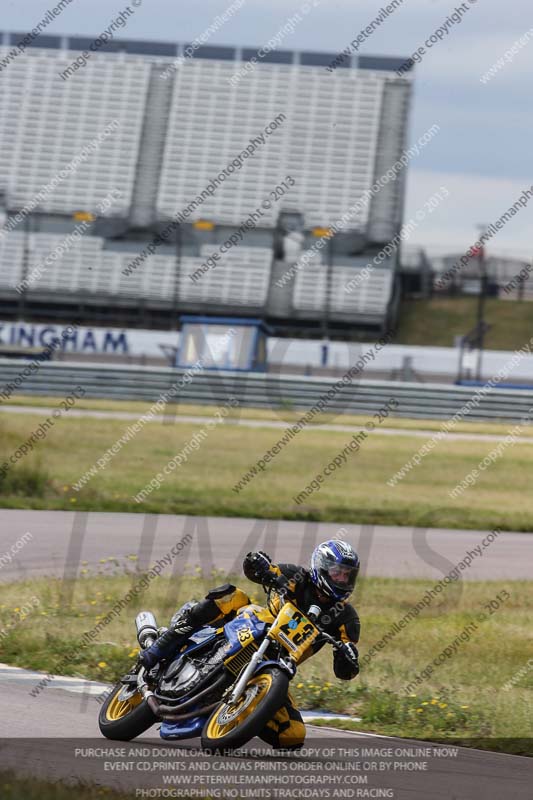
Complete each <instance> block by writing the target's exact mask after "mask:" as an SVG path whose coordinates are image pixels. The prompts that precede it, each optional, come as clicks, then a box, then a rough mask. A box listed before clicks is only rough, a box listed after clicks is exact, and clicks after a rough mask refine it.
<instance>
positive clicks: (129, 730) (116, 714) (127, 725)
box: [98, 683, 158, 742]
mask: <svg viewBox="0 0 533 800" xmlns="http://www.w3.org/2000/svg"><path fill="white" fill-rule="evenodd" d="M122 689H124V684H122V683H117V684H116V686H115V687H114V688H113V690H112V692H111V694H110V695H109V696H108V697H106V700H105V702H104V704H103V706H102V708H101V709H100V713H99V714H98V725H99V727H100V732H101V733H102V734H103V735H104V736H105V737H106V738H107V739H116V740H118V741H121V742H129V741H130V740H131V739H135V737H136V736H140V735H141V733H144V732H145V731H147V730H148V728H151V727H152V725H155V723H156V722H157V721H158V720H157V717H156V716H155V714H154V713H153V711H151V709H150V708H149V706H148V704H147V702H146V700H143V699H142V698H141V696H140V695H139V694H135V695H133V697H132V698H131V700H129V701H123V702H122V703H121V702H120V701H119V700H118V695H119V694H120V692H121V691H122Z"/></svg>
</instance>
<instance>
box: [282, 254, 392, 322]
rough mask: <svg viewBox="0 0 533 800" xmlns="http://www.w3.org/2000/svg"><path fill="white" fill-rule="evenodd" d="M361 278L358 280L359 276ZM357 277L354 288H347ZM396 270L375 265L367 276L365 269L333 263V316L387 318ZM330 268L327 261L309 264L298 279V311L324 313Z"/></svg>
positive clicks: (331, 307)
mask: <svg viewBox="0 0 533 800" xmlns="http://www.w3.org/2000/svg"><path fill="white" fill-rule="evenodd" d="M359 276H361V279H360V280H358V277H359ZM354 279H355V281H356V285H355V288H354V290H353V291H351V292H347V291H346V287H347V285H348V284H349V282H350V281H353V280H354ZM393 279H394V272H393V270H391V269H383V268H379V269H378V268H375V269H373V270H371V271H370V273H369V274H368V276H366V277H365V273H363V268H355V269H354V268H353V267H341V266H336V265H333V268H332V271H331V291H330V297H329V310H330V312H331V314H332V315H333V316H335V315H347V316H352V317H354V316H358V317H367V318H370V317H375V318H377V319H379V318H385V316H386V313H387V309H388V305H389V302H390V299H391V294H392V288H393ZM326 296H327V268H326V266H325V265H323V264H317V265H315V264H309V265H307V266H306V267H305V269H303V270H301V271H300V272H299V273H298V275H297V277H296V280H295V286H294V308H295V309H296V310H297V311H314V312H323V311H324V310H325V308H326Z"/></svg>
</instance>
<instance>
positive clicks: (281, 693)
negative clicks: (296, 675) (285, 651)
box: [202, 667, 289, 753]
mask: <svg viewBox="0 0 533 800" xmlns="http://www.w3.org/2000/svg"><path fill="white" fill-rule="evenodd" d="M288 691H289V678H288V676H287V675H286V673H285V672H283V671H282V670H280V669H279V668H278V667H266V668H265V669H264V670H263V671H262V672H260V673H259V674H257V675H255V676H254V677H253V678H251V679H250V680H249V681H248V683H247V685H246V689H245V690H244V692H243V694H242V696H241V698H240V700H239V701H238V702H237V703H236V704H235V705H230V704H228V703H222V704H221V705H220V706H218V708H216V709H215V710H214V711H213V713H212V714H211V716H210V717H209V719H208V720H207V722H206V724H205V727H204V729H203V731H202V747H203V748H204V750H207V751H208V752H210V753H214V752H218V751H225V750H235V749H237V748H239V747H242V745H243V744H246V742H249V741H250V739H253V738H254V736H258V735H259V733H260V732H261V731H262V730H263V728H264V727H265V725H266V724H267V722H268V721H269V720H270V719H272V717H273V716H274V715H275V713H276V711H278V710H279V709H280V708H281V706H282V705H283V703H284V702H285V701H286V699H287V693H288Z"/></svg>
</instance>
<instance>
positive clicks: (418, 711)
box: [416, 708, 424, 714]
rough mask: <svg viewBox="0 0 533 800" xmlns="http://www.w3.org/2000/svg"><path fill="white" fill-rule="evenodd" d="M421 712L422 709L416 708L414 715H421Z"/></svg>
mask: <svg viewBox="0 0 533 800" xmlns="http://www.w3.org/2000/svg"><path fill="white" fill-rule="evenodd" d="M423 710H424V709H423V708H417V709H416V713H417V714H421V713H422V711H423Z"/></svg>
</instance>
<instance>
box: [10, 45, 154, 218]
mask: <svg viewBox="0 0 533 800" xmlns="http://www.w3.org/2000/svg"><path fill="white" fill-rule="evenodd" d="M4 50H5V48H2V52H3V51H4ZM77 55H78V53H76V52H73V51H63V52H61V55H59V54H58V53H57V51H48V50H41V49H34V50H31V51H29V52H28V54H27V55H26V56H25V57H24V58H19V59H16V60H15V61H14V62H13V63H12V64H10V65H9V69H6V70H3V71H2V80H1V81H0V109H2V112H3V113H2V114H1V115H0V142H1V145H2V146H1V147H0V176H1V188H2V189H3V190H4V191H5V192H6V195H7V199H8V204H9V207H10V208H23V207H24V206H25V205H26V204H27V203H30V202H31V201H32V200H33V198H34V197H35V195H37V194H38V193H39V192H40V191H41V190H42V188H43V187H44V186H46V185H47V184H48V183H49V182H50V181H51V180H52V179H53V178H54V177H55V176H57V175H59V173H60V171H61V170H64V169H65V167H67V165H68V164H69V163H70V162H71V161H72V160H73V159H75V158H76V157H77V156H78V155H79V154H80V153H81V152H82V151H83V148H84V147H85V146H87V145H89V143H90V142H91V141H93V140H97V139H98V137H99V136H100V135H103V134H104V131H105V129H106V126H108V125H110V124H112V123H113V121H114V120H117V123H118V124H117V126H116V130H114V131H112V132H111V133H110V135H108V136H105V135H104V139H103V141H101V143H99V145H98V149H97V150H96V152H93V153H90V154H89V155H88V157H87V159H86V160H85V161H83V163H81V164H80V165H79V166H78V167H77V169H75V170H74V171H73V172H72V174H67V175H66V176H65V177H64V178H63V179H62V180H61V182H60V183H59V184H58V185H57V187H56V188H55V189H53V191H50V192H48V193H47V194H46V196H45V197H44V198H43V199H41V201H40V203H39V206H38V210H40V211H48V212H57V213H69V212H72V211H76V210H79V209H80V208H82V209H84V210H87V211H95V210H96V209H97V206H98V204H99V203H100V202H101V201H102V200H103V199H104V198H105V197H106V196H107V195H108V194H109V193H110V192H111V191H112V190H114V189H118V190H119V191H120V192H121V193H122V195H121V197H120V199H119V200H118V201H117V202H115V203H114V205H113V213H114V214H116V215H121V214H122V215H127V214H128V212H129V208H130V204H131V197H132V191H133V186H134V181H135V176H136V169H137V158H138V149H139V141H140V136H141V129H142V122H143V116H144V109H145V103H146V93H147V88H148V80H149V76H150V69H151V65H150V63H149V62H146V61H143V60H141V59H135V60H133V59H128V60H126V59H124V58H121V57H119V56H116V55H115V56H113V55H107V56H98V57H96V56H95V57H94V59H93V61H92V62H89V63H88V64H87V66H86V67H85V69H83V70H80V72H78V73H75V74H74V75H72V76H71V77H70V78H69V79H68V80H66V81H64V80H62V78H61V77H60V72H61V71H63V70H65V69H66V68H67V66H68V65H69V64H70V63H71V61H72V60H73V59H75V58H76V56H77Z"/></svg>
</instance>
